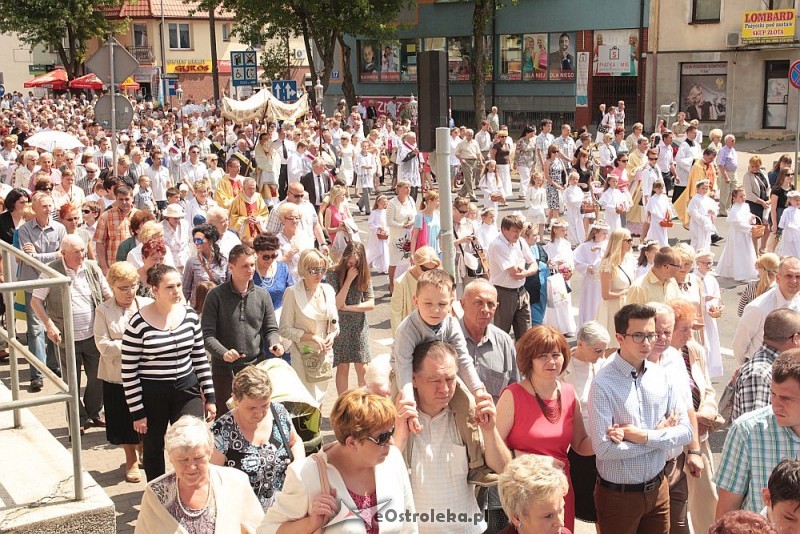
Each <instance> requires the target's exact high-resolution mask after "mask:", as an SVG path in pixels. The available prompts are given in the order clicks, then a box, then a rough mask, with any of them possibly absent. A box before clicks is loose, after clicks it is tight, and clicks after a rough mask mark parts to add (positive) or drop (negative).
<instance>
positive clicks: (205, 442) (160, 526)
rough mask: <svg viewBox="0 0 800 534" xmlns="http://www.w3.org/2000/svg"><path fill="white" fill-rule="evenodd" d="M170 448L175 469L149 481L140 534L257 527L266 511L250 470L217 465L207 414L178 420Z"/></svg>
mask: <svg viewBox="0 0 800 534" xmlns="http://www.w3.org/2000/svg"><path fill="white" fill-rule="evenodd" d="M164 448H165V449H166V451H167V454H168V455H169V459H170V462H171V463H172V466H173V468H174V471H172V472H170V473H167V474H164V475H161V476H160V477H158V478H156V479H154V480H152V481H150V482H149V483H148V484H147V487H146V488H145V490H144V496H143V497H142V508H141V511H140V512H139V517H138V519H137V520H136V530H135V532H136V533H137V534H149V533H162V532H180V533H189V534H193V533H197V534H200V533H203V534H205V533H212V532H213V533H219V534H224V533H228V532H248V533H249V532H256V529H257V528H258V525H259V523H260V522H261V520H262V518H263V516H264V512H263V511H262V509H261V505H260V504H259V502H258V499H257V498H256V495H255V493H253V490H252V488H251V487H250V484H249V482H248V480H247V475H245V474H244V473H242V472H241V471H239V470H237V469H233V468H230V467H219V466H215V465H212V464H211V462H210V460H211V453H212V451H213V450H214V441H213V438H212V436H211V432H210V431H209V430H208V427H207V426H206V424H205V423H204V422H203V421H202V420H201V419H198V418H197V417H192V416H190V415H185V416H183V417H181V418H180V419H178V421H177V422H175V424H174V425H172V426H171V427H170V428H169V430H168V431H167V433H166V435H165V436H164Z"/></svg>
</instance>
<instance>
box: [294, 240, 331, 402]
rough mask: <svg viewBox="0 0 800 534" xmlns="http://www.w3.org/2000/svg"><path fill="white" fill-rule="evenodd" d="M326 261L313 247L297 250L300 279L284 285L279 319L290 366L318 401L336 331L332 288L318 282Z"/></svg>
mask: <svg viewBox="0 0 800 534" xmlns="http://www.w3.org/2000/svg"><path fill="white" fill-rule="evenodd" d="M328 262H329V260H328V257H327V256H325V255H323V254H322V252H320V251H319V250H317V249H315V248H309V249H306V250H304V251H303V252H302V253H301V254H300V259H299V260H298V262H297V271H298V274H299V275H300V281H299V282H297V284H295V285H293V286H290V287H288V288H287V289H286V293H285V295H284V296H283V312H282V313H281V320H280V334H281V337H283V338H285V339H288V340H290V341H291V342H292V350H291V352H292V368H294V370H295V371H296V372H297V375H298V376H299V377H300V380H301V381H302V382H303V384H304V385H305V386H306V389H308V391H309V393H310V394H311V396H312V397H314V399H315V400H316V401H317V402H319V403H322V400H323V399H324V397H325V392H326V391H327V389H328V381H329V380H330V379H331V377H332V376H333V340H334V339H335V338H336V336H338V335H339V312H338V310H337V305H336V292H335V291H334V290H333V288H332V287H331V286H329V285H328V284H323V283H322V278H323V277H324V276H325V273H326V272H327V271H328Z"/></svg>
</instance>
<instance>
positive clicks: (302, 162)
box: [287, 141, 312, 184]
mask: <svg viewBox="0 0 800 534" xmlns="http://www.w3.org/2000/svg"><path fill="white" fill-rule="evenodd" d="M306 151H307V145H306V142H305V141H299V142H298V143H297V149H296V150H295V151H293V152H292V153H291V154H289V160H288V165H287V167H288V170H287V172H288V180H289V184H296V183H298V182H299V181H300V178H302V177H303V176H305V175H306V174H308V173H310V172H311V161H312V160H310V159H308V158H307V157H306Z"/></svg>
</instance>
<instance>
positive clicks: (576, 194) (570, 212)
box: [564, 171, 586, 247]
mask: <svg viewBox="0 0 800 534" xmlns="http://www.w3.org/2000/svg"><path fill="white" fill-rule="evenodd" d="M578 180H579V176H578V173H577V172H575V171H572V172H571V173H570V175H569V178H568V182H567V183H568V184H569V185H568V186H567V190H566V191H565V192H564V203H565V204H566V206H567V224H568V225H569V226H568V228H567V238H568V239H569V242H570V243H571V244H572V246H573V247H576V246H578V244H580V243H581V242H582V241H583V240H584V239H586V233H585V232H584V230H583V214H582V213H581V206H582V205H583V199H584V195H583V189H581V188H580V186H578Z"/></svg>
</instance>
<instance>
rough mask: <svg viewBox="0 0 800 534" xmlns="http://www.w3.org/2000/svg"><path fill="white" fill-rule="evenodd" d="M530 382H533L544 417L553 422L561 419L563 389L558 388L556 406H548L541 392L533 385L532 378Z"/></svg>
mask: <svg viewBox="0 0 800 534" xmlns="http://www.w3.org/2000/svg"><path fill="white" fill-rule="evenodd" d="M528 382H530V384H531V388H532V389H533V395H534V396H535V397H536V402H537V403H538V404H539V408H540V409H541V410H542V414H543V415H544V418H545V419H547V420H548V421H550V422H551V423H556V422H557V421H558V420H559V419H561V389H560V388H557V389H556V391H557V397H556V404H555V406H552V407H550V406H548V405H547V404H545V402H544V401H543V400H542V398H541V397H540V396H539V392H538V391H536V386H534V385H533V380H531V379H530V378H529V379H528Z"/></svg>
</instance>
